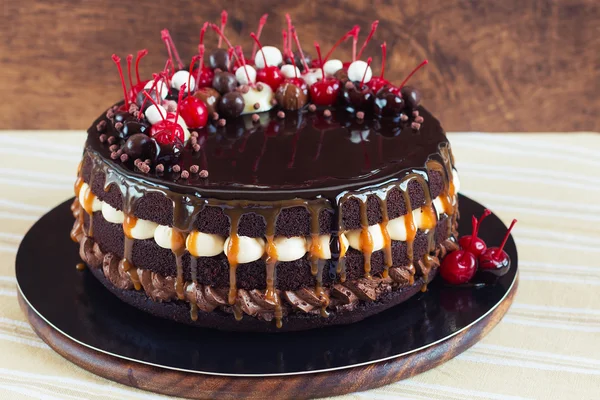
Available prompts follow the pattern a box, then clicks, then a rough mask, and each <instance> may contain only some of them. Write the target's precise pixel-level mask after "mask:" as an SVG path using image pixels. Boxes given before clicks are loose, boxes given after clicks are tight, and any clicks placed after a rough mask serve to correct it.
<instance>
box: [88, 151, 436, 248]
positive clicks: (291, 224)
mask: <svg viewBox="0 0 600 400" xmlns="http://www.w3.org/2000/svg"><path fill="white" fill-rule="evenodd" d="M82 175H83V179H84V181H85V182H86V183H88V184H89V183H90V181H91V182H92V185H91V188H92V192H93V193H94V194H95V195H96V196H97V197H98V198H99V199H100V200H102V201H105V202H107V203H108V204H110V205H111V206H112V207H114V208H116V209H117V210H122V208H123V198H122V195H121V192H120V190H119V189H118V188H117V187H116V186H115V185H111V186H110V187H108V190H107V191H104V184H105V182H106V177H105V175H104V173H103V172H101V171H99V172H97V173H96V174H95V175H94V176H93V177H92V176H91V175H92V163H91V160H90V157H89V156H84V158H83V164H82ZM428 184H429V191H430V193H431V197H432V198H435V197H437V196H438V195H439V194H440V193H441V192H442V190H443V187H444V180H443V177H442V175H441V174H440V172H438V171H433V170H432V171H429V182H428ZM408 195H409V197H410V203H411V207H412V208H413V209H415V208H418V207H421V206H422V205H423V204H425V192H424V189H423V187H422V186H421V185H420V184H418V183H417V182H416V181H412V182H410V183H409V185H408ZM387 212H388V216H389V218H390V219H392V218H396V217H399V216H401V215H404V214H406V204H405V201H404V198H403V196H402V195H401V193H400V191H399V190H397V189H393V190H391V191H390V193H389V194H388V197H387ZM341 213H342V228H343V229H358V228H360V212H359V202H358V200H356V199H350V200H348V201H345V202H344V203H343V205H342V207H341ZM133 214H134V216H135V217H137V218H141V219H145V220H149V221H153V222H156V223H158V224H160V225H167V226H172V225H173V203H172V201H171V200H170V199H169V198H168V197H166V196H165V195H163V194H162V193H158V192H147V193H145V194H144V196H143V197H142V198H141V199H140V200H139V201H137V202H136V205H135V207H134V210H133ZM367 216H368V220H369V225H374V224H376V223H379V222H381V221H382V215H381V205H380V202H379V199H378V198H377V196H375V195H371V196H368V198H367ZM310 219H311V218H310V214H309V212H308V210H307V209H306V208H305V207H301V206H299V207H290V208H285V209H283V210H282V211H281V213H280V215H279V217H278V219H277V222H276V226H275V227H276V231H275V235H276V236H287V237H291V236H308V235H310V225H311V222H310ZM335 219H336V218H335V217H334V213H333V211H332V210H323V211H321V213H320V215H319V230H320V233H322V234H326V233H330V232H331V231H332V227H333V226H335V225H337V221H336V220H335ZM194 226H195V227H196V229H198V230H199V231H201V232H205V233H214V234H218V235H221V236H228V235H229V231H230V221H229V218H228V217H227V215H225V213H224V212H223V210H222V209H221V208H219V207H205V208H204V209H203V210H202V211H200V213H199V214H198V216H197V218H196V220H195V222H194ZM265 229H266V222H265V220H264V218H263V217H262V216H260V215H257V214H255V213H252V212H249V213H246V214H244V215H243V216H242V217H241V219H240V224H239V234H240V235H243V236H249V237H262V236H265Z"/></svg>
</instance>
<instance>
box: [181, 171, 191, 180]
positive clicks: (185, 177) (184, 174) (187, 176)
mask: <svg viewBox="0 0 600 400" xmlns="http://www.w3.org/2000/svg"><path fill="white" fill-rule="evenodd" d="M189 177H190V173H189V172H188V171H186V170H183V171H181V178H183V179H188V178H189Z"/></svg>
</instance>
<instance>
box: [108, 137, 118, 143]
mask: <svg viewBox="0 0 600 400" xmlns="http://www.w3.org/2000/svg"><path fill="white" fill-rule="evenodd" d="M116 141H117V138H116V137H114V136H110V137H109V138H108V144H115V142H116Z"/></svg>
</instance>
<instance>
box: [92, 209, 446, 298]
mask: <svg viewBox="0 0 600 400" xmlns="http://www.w3.org/2000/svg"><path fill="white" fill-rule="evenodd" d="M447 224H448V218H446V217H442V219H440V221H438V224H437V226H436V230H435V241H436V244H440V243H442V242H443V241H444V240H446V239H447V238H448V225H447ZM85 227H86V229H88V227H89V217H88V216H87V215H86V216H85ZM93 236H94V240H95V241H96V242H97V243H98V245H99V246H100V249H101V250H102V251H103V252H111V253H114V254H116V255H118V256H120V257H122V256H123V247H124V234H123V228H122V225H120V224H113V223H109V222H107V221H106V220H105V219H104V218H103V216H102V213H101V212H96V213H94V216H93ZM406 250H407V245H406V242H400V241H392V260H393V265H394V266H401V265H408V264H409V259H408V255H407V251H406ZM426 252H427V235H426V234H425V233H424V232H422V231H419V232H418V233H417V236H416V238H415V240H414V243H413V257H414V260H418V259H420V258H421V257H423V255H425V253H426ZM131 261H132V262H133V264H134V265H136V266H138V267H140V268H144V269H148V270H150V271H154V272H157V273H159V274H160V275H163V276H176V275H177V267H176V263H175V256H174V254H173V253H172V252H171V250H169V249H164V248H162V247H160V246H159V245H158V244H156V242H155V241H154V239H146V240H135V241H134V244H133V251H132V260H131ZM345 264H346V276H347V279H348V280H353V279H357V278H360V277H363V276H364V256H363V254H362V253H361V252H359V251H357V250H354V249H348V252H347V253H346V261H345ZM191 265H192V262H191V256H190V255H189V254H188V253H186V254H185V255H184V256H183V276H184V279H186V280H191V276H192V274H191ZM383 269H384V254H383V251H381V250H380V251H376V252H374V253H373V254H372V256H371V273H372V274H378V273H381V272H382V271H383ZM265 271H266V265H265V261H264V260H263V259H259V260H257V261H254V262H250V263H244V264H239V265H238V267H237V271H236V277H237V285H238V287H239V288H242V289H264V288H265V287H266V272H265ZM197 280H198V282H199V283H201V284H204V285H209V286H213V287H229V263H228V262H227V258H226V256H225V254H223V253H222V254H220V255H218V256H215V257H199V258H198V259H197ZM338 281H339V276H337V275H336V273H335V265H334V264H333V263H332V262H330V261H327V263H326V264H325V267H324V273H323V284H324V285H325V286H330V285H332V284H334V283H337V282H338ZM315 284H316V281H315V277H314V276H313V275H312V274H311V264H310V260H309V259H308V256H307V255H305V256H304V257H303V258H301V259H299V260H295V261H290V262H279V263H277V267H276V283H275V287H276V288H278V289H281V290H298V289H300V288H303V287H310V288H312V287H314V286H315Z"/></svg>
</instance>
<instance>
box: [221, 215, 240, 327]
mask: <svg viewBox="0 0 600 400" xmlns="http://www.w3.org/2000/svg"><path fill="white" fill-rule="evenodd" d="M225 213H226V214H227V215H228V216H229V221H230V225H231V227H230V233H229V243H228V245H227V261H228V262H229V295H228V302H229V304H231V305H232V306H233V307H232V308H233V315H234V316H235V319H236V320H238V321H239V320H241V319H242V309H241V307H240V305H239V304H237V303H236V300H237V294H238V293H237V276H236V274H237V266H238V255H239V252H240V236H239V235H238V228H239V224H240V218H241V213H240V210H239V209H237V208H233V209H228V210H225Z"/></svg>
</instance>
